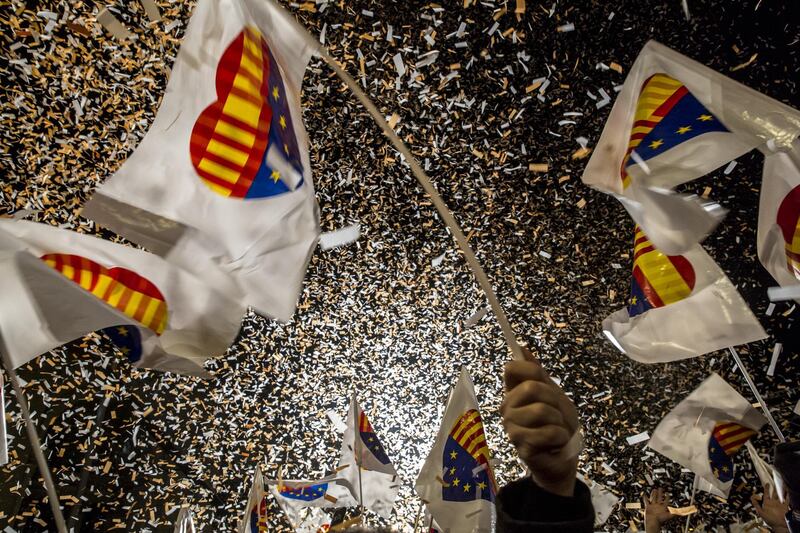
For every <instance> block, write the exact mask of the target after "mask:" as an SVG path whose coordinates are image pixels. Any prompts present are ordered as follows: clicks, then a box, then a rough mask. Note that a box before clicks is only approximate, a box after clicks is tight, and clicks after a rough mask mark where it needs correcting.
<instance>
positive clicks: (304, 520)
mask: <svg viewBox="0 0 800 533" xmlns="http://www.w3.org/2000/svg"><path fill="white" fill-rule="evenodd" d="M266 483H267V486H268V487H269V492H270V494H272V497H273V498H275V500H276V501H277V502H278V505H280V507H281V509H282V510H283V512H284V514H285V516H286V519H287V520H288V522H289V525H291V527H292V528H293V529H294V530H295V531H296V532H298V533H318V531H320V530H321V531H327V530H328V529H329V528H330V525H331V520H330V517H328V515H327V514H326V513H325V512H324V511H322V508H338V507H355V506H357V505H358V502H357V501H356V499H355V497H354V496H353V490H352V487H350V486H349V485H348V484H347V481H345V480H342V479H340V478H338V477H333V476H328V477H326V478H323V479H320V480H316V481H299V480H281V481H278V480H268V481H267V482H266Z"/></svg>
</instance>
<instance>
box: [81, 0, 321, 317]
mask: <svg viewBox="0 0 800 533" xmlns="http://www.w3.org/2000/svg"><path fill="white" fill-rule="evenodd" d="M285 16H286V15H285V14H284V13H283V12H282V10H280V9H277V8H274V7H272V5H271V4H270V3H268V2H259V1H257V0H201V1H200V2H198V5H197V7H196V8H195V12H194V14H193V16H192V19H191V21H190V23H189V28H188V30H187V32H186V36H185V38H184V41H183V44H182V46H181V50H180V52H179V54H178V57H177V59H176V61H175V65H174V67H173V70H172V74H171V76H170V80H169V84H168V85H167V91H166V94H165V95H164V99H163V102H162V105H161V107H160V109H159V111H158V114H157V116H156V118H155V120H154V122H153V125H152V127H151V128H150V131H149V132H148V133H147V135H146V136H145V138H144V139H143V140H142V142H141V144H140V145H139V146H138V148H137V149H136V151H134V153H133V154H132V155H131V156H130V157H129V158H128V160H127V161H126V162H125V163H124V164H123V165H122V167H121V168H120V169H119V170H118V171H117V172H116V173H115V174H114V175H113V176H112V177H111V178H110V179H108V180H107V181H106V183H104V184H103V185H102V186H101V187H100V188H99V189H98V192H97V193H96V194H95V196H94V197H93V198H92V199H91V200H90V201H89V202H88V204H87V205H86V207H85V209H84V211H83V215H84V216H86V217H88V218H91V219H93V220H95V221H96V222H97V223H98V224H101V225H104V226H106V227H108V228H110V229H112V230H114V231H116V232H117V233H119V234H120V235H123V236H125V237H126V238H128V239H130V240H131V241H133V242H136V243H138V244H140V245H142V246H144V247H145V248H147V249H149V250H151V251H153V252H154V253H156V254H158V255H161V256H163V257H164V258H165V259H166V260H167V261H168V262H170V263H174V264H177V265H179V266H181V267H182V268H185V269H187V270H190V271H192V272H194V273H195V274H196V275H198V276H199V277H202V278H204V279H206V280H207V282H208V283H210V284H211V285H213V286H215V287H219V288H220V289H221V290H223V292H225V294H228V295H230V296H231V297H236V298H238V299H240V300H241V301H243V302H244V303H246V304H249V305H252V306H253V307H254V308H255V309H256V310H257V311H258V312H260V313H263V314H265V315H268V316H271V317H275V318H278V319H280V320H288V319H289V318H290V317H291V316H292V314H293V313H294V309H295V306H296V303H297V298H298V296H299V294H300V290H301V286H302V281H303V277H304V275H305V271H306V266H307V264H308V261H309V259H310V256H311V253H312V252H313V249H314V247H315V246H316V242H317V238H318V236H319V214H318V208H317V204H316V199H315V195H314V186H313V183H312V180H311V173H310V168H311V164H310V159H309V154H308V140H307V138H306V133H305V129H304V127H303V123H302V120H301V110H300V87H301V84H302V79H303V74H304V72H305V68H306V65H307V63H308V59H309V57H310V54H311V52H312V51H311V50H310V49H309V48H308V47H307V46H306V45H305V44H304V42H303V40H302V38H301V37H300V36H299V35H297V34H295V33H294V32H293V30H292V29H291V26H290V25H289V24H288V22H287V21H286V20H285V19H284V17H285Z"/></svg>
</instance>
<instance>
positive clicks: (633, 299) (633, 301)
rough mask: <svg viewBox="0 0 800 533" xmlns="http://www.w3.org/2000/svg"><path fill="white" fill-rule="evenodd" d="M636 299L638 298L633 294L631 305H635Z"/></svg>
mask: <svg viewBox="0 0 800 533" xmlns="http://www.w3.org/2000/svg"><path fill="white" fill-rule="evenodd" d="M637 301H638V299H637V298H636V296H634V297H633V298H631V305H636V302H637Z"/></svg>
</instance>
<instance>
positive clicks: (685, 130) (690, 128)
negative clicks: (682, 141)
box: [676, 126, 692, 135]
mask: <svg viewBox="0 0 800 533" xmlns="http://www.w3.org/2000/svg"><path fill="white" fill-rule="evenodd" d="M688 131H692V127H691V126H681V127H680V128H678V131H677V132H676V133H680V134H681V135H683V134H684V133H686V132H688Z"/></svg>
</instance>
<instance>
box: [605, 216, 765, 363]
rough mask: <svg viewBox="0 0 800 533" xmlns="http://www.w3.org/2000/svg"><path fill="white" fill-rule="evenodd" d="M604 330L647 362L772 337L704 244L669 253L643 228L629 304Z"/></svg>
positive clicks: (625, 350) (625, 349)
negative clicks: (706, 250) (679, 252)
mask: <svg viewBox="0 0 800 533" xmlns="http://www.w3.org/2000/svg"><path fill="white" fill-rule="evenodd" d="M603 332H604V333H605V334H606V336H607V337H608V338H609V340H610V341H611V342H612V343H613V344H614V345H615V346H616V347H617V348H618V349H619V350H620V351H622V352H623V353H624V354H625V355H627V356H628V357H630V358H631V359H634V360H636V361H639V362H641V363H666V362H670V361H677V360H680V359H687V358H689V357H697V356H699V355H703V354H706V353H709V352H713V351H716V350H721V349H723V348H727V347H728V346H736V345H739V344H747V343H749V342H754V341H757V340H760V339H763V338H765V337H766V336H767V335H766V333H765V332H764V329H763V328H762V327H761V324H760V323H759V322H758V319H757V318H756V317H755V316H754V315H753V313H752V311H750V308H749V307H748V306H747V303H746V302H745V301H744V300H743V299H742V297H741V296H740V295H739V292H738V291H737V290H736V287H734V286H733V284H732V283H731V282H730V280H729V279H728V278H727V276H725V274H724V273H723V272H722V270H721V269H720V268H719V266H717V264H716V263H715V262H714V260H713V259H711V257H709V255H708V254H707V253H706V252H705V250H703V248H702V246H700V245H699V244H698V245H695V246H694V248H692V249H691V250H690V251H688V252H686V253H684V254H683V255H676V256H672V255H666V254H664V253H662V252H661V251H659V250H658V249H656V248H655V247H654V246H653V244H652V243H651V242H650V241H649V239H648V236H646V235H645V234H644V232H642V230H641V229H640V228H638V227H637V228H636V237H635V240H634V254H633V272H632V275H631V296H630V299H629V302H628V306H627V307H624V308H622V309H620V310H619V311H616V312H615V313H613V314H612V315H611V316H609V317H608V318H606V319H605V320H604V321H603Z"/></svg>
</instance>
